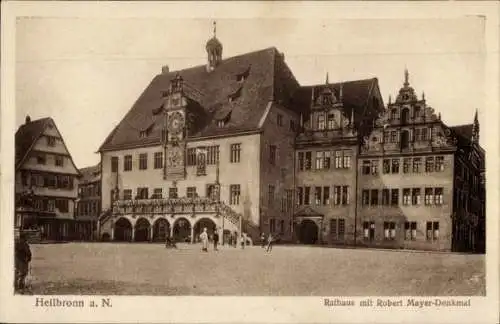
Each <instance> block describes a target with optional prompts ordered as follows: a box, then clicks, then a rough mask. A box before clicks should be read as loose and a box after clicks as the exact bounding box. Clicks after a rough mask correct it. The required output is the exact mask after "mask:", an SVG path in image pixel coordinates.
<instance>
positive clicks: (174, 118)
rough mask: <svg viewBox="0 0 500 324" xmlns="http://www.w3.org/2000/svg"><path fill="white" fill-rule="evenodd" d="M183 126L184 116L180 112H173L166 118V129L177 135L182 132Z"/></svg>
mask: <svg viewBox="0 0 500 324" xmlns="http://www.w3.org/2000/svg"><path fill="white" fill-rule="evenodd" d="M183 127H184V116H183V115H182V114H181V113H180V112H175V113H173V114H172V115H170V116H169V118H168V131H169V132H170V133H171V134H173V135H177V134H179V133H181V132H182V128H183Z"/></svg>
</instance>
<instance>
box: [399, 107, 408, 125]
mask: <svg viewBox="0 0 500 324" xmlns="http://www.w3.org/2000/svg"><path fill="white" fill-rule="evenodd" d="M409 122H410V109H408V108H403V110H402V111H401V124H403V125H404V124H408V123H409Z"/></svg>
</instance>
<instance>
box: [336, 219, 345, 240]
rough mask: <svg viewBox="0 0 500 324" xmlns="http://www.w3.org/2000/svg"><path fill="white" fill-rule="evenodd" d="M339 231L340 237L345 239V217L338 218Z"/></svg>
mask: <svg viewBox="0 0 500 324" xmlns="http://www.w3.org/2000/svg"><path fill="white" fill-rule="evenodd" d="M338 225H339V231H338V239H339V240H343V239H344V237H345V219H343V218H340V219H339V220H338Z"/></svg>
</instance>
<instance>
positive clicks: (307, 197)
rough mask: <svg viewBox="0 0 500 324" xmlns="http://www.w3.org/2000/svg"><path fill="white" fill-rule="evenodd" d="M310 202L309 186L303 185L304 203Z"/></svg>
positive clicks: (308, 203)
mask: <svg viewBox="0 0 500 324" xmlns="http://www.w3.org/2000/svg"><path fill="white" fill-rule="evenodd" d="M310 204H311V188H310V187H304V205H310Z"/></svg>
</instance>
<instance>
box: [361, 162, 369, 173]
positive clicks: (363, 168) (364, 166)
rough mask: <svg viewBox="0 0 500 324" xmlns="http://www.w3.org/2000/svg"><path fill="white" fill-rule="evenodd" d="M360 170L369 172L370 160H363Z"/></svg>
mask: <svg viewBox="0 0 500 324" xmlns="http://www.w3.org/2000/svg"><path fill="white" fill-rule="evenodd" d="M361 170H362V173H363V174H370V161H368V160H364V161H363V166H362V169H361Z"/></svg>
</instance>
